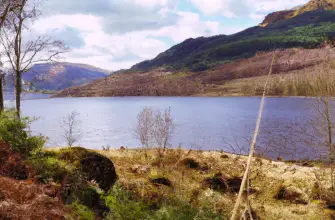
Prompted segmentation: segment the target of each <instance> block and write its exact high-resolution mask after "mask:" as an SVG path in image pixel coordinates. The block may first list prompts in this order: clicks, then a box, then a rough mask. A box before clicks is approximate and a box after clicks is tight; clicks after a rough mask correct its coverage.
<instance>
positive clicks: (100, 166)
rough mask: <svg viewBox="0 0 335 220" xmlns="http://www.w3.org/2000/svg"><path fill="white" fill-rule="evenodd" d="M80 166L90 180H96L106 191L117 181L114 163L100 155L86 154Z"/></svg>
mask: <svg viewBox="0 0 335 220" xmlns="http://www.w3.org/2000/svg"><path fill="white" fill-rule="evenodd" d="M80 165H81V170H82V172H84V173H85V174H86V175H87V176H88V178H89V180H95V181H96V182H97V183H98V184H99V186H100V188H101V189H103V190H104V191H108V190H109V189H110V188H111V187H112V186H113V185H114V183H115V182H116V180H117V175H116V172H115V167H114V164H113V162H112V161H111V160H109V159H108V158H107V157H104V156H102V155H100V154H97V153H94V152H88V153H86V154H85V158H83V159H82V160H81V161H80Z"/></svg>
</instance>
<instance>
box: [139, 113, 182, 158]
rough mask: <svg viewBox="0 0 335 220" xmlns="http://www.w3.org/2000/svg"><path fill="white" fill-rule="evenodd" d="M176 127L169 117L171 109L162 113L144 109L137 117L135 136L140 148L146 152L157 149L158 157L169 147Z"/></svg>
mask: <svg viewBox="0 0 335 220" xmlns="http://www.w3.org/2000/svg"><path fill="white" fill-rule="evenodd" d="M175 127H176V125H175V124H174V122H173V119H172V116H171V108H168V109H165V110H164V111H162V110H160V109H157V110H155V111H154V110H153V109H152V108H148V107H146V108H144V109H143V110H142V111H141V112H140V113H139V115H138V116H137V124H136V127H135V131H134V132H135V136H136V138H137V139H138V140H139V141H140V142H141V144H142V147H143V148H145V149H146V150H148V149H149V148H150V147H151V146H154V147H157V149H158V154H159V156H160V157H161V156H163V154H164V153H165V151H166V148H167V147H168V145H169V142H170V140H171V137H172V134H173V132H174V130H175Z"/></svg>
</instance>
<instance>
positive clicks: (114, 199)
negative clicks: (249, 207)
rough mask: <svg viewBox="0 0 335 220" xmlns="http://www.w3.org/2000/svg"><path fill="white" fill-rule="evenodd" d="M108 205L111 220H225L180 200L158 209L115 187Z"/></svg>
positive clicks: (167, 203)
mask: <svg viewBox="0 0 335 220" xmlns="http://www.w3.org/2000/svg"><path fill="white" fill-rule="evenodd" d="M104 199H105V202H106V205H107V206H108V207H109V208H110V210H111V212H110V214H109V215H108V216H107V219H110V220H137V219H143V220H194V219H196V220H212V219H214V220H216V219H223V217H224V216H223V215H222V214H220V213H216V212H213V211H212V210H210V209H207V208H202V209H196V208H193V207H192V206H191V205H189V204H188V203H185V202H182V201H180V200H178V199H170V200H169V201H166V202H165V203H163V204H155V206H158V208H157V207H156V208H153V206H152V205H150V204H146V203H145V201H140V200H136V198H134V197H133V196H132V195H131V194H130V193H129V192H127V191H126V190H124V189H123V188H122V187H120V186H118V185H115V186H114V188H113V190H111V191H110V192H109V193H108V194H107V195H106V196H105V197H104Z"/></svg>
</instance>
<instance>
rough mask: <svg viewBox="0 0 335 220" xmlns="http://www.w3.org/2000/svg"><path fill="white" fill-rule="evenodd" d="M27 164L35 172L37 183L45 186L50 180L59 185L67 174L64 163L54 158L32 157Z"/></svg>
mask: <svg viewBox="0 0 335 220" xmlns="http://www.w3.org/2000/svg"><path fill="white" fill-rule="evenodd" d="M28 164H29V165H30V166H31V167H32V168H33V169H34V170H35V172H36V177H37V179H38V181H39V182H41V183H45V184H47V183H49V182H50V180H53V181H55V182H58V183H60V182H61V181H62V180H63V178H64V175H65V173H66V172H68V171H67V169H66V168H65V163H64V162H62V161H60V160H58V159H57V158H54V157H42V158H41V157H39V156H36V157H32V158H30V159H29V160H28Z"/></svg>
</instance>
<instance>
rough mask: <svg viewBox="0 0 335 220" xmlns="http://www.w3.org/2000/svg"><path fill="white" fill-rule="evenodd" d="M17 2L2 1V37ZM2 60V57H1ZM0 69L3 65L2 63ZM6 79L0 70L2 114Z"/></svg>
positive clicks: (0, 0)
mask: <svg viewBox="0 0 335 220" xmlns="http://www.w3.org/2000/svg"><path fill="white" fill-rule="evenodd" d="M15 3H16V1H14V0H0V35H1V33H2V28H3V26H4V25H5V22H6V21H7V17H8V15H9V14H10V12H11V11H12V10H13V9H14V8H15V5H16V4H15ZM0 58H1V57H0ZM0 67H2V63H1V62H0ZM4 77H5V72H4V71H3V70H2V69H0V113H1V112H2V111H3V110H4V108H5V107H4V94H3V80H4Z"/></svg>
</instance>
